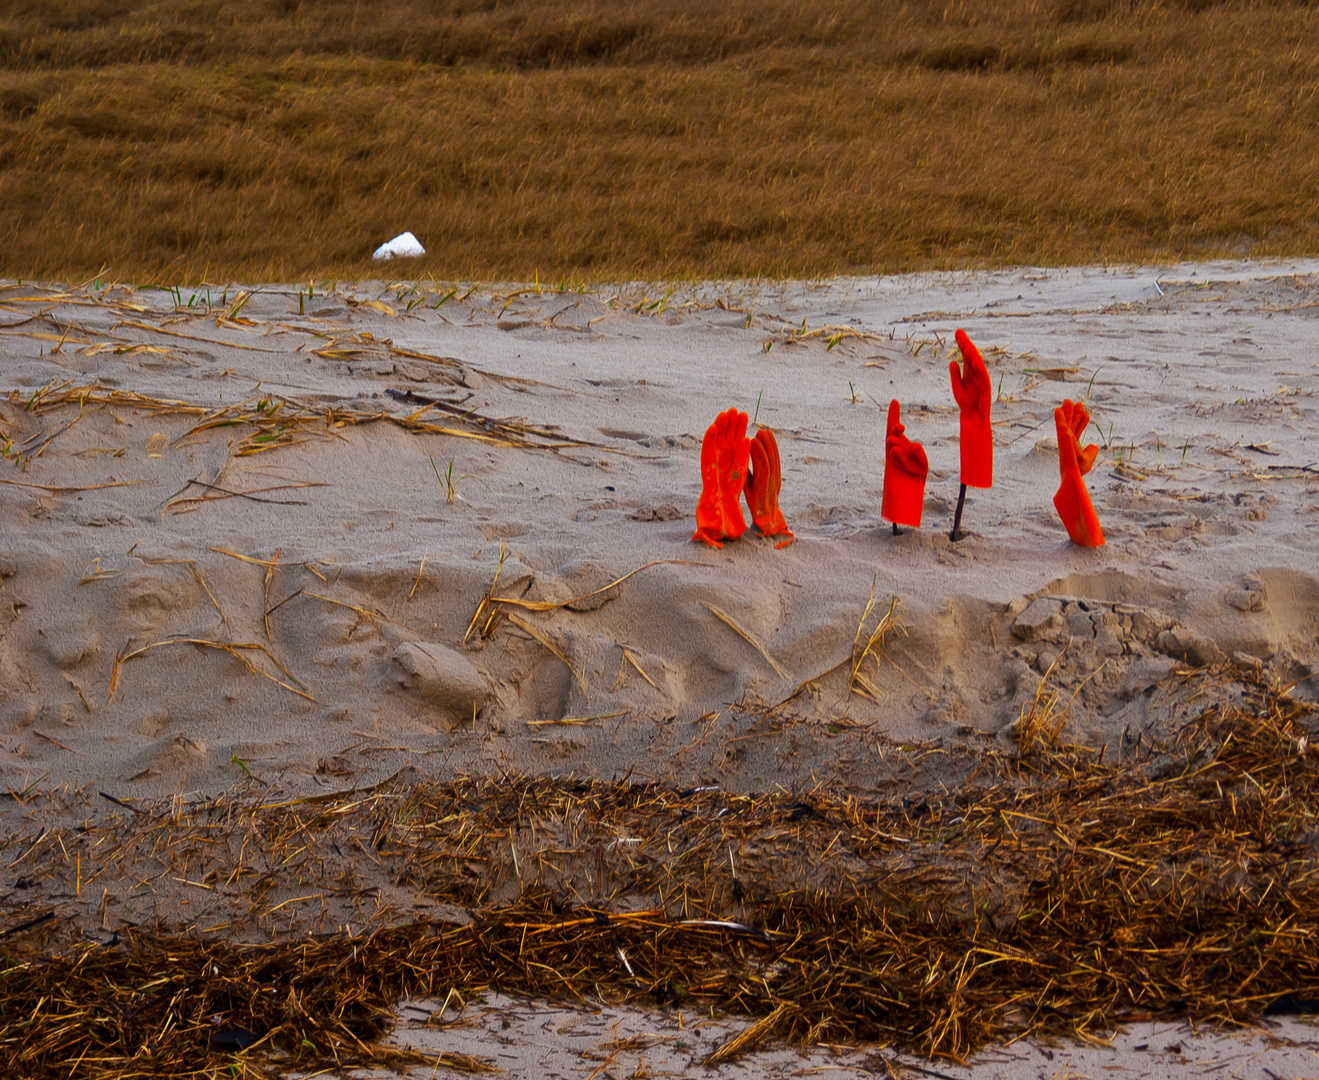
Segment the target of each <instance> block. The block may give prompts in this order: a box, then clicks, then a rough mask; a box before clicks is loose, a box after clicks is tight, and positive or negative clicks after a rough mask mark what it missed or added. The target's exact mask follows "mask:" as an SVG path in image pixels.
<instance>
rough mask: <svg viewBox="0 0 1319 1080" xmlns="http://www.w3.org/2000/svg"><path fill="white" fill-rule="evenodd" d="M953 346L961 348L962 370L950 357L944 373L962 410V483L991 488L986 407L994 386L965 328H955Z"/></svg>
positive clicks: (991, 453) (991, 432) (991, 447)
mask: <svg viewBox="0 0 1319 1080" xmlns="http://www.w3.org/2000/svg"><path fill="white" fill-rule="evenodd" d="M957 347H958V348H959V349H960V350H961V351H962V369H961V370H960V371H959V370H958V368H957V361H956V360H950V361H949V362H948V373H949V375H951V376H952V380H953V397H954V398H956V399H957V405H958V408H960V409H961V410H962V439H961V448H962V483H964V484H965V485H966V486H967V487H973V488H987V487H993V486H994V429H993V427H992V426H991V424H990V420H989V409H990V406H991V405H992V404H993V401H994V389H993V387H992V386H991V385H990V383H989V369H988V368H986V367H985V361H984V358H983V357H982V356H981V355H980V350H979V349H977V348H976V347H975V345H974V344H973V343H972V341H971V339H970V338H969V337H967V336H966V331H965V330H958V331H957Z"/></svg>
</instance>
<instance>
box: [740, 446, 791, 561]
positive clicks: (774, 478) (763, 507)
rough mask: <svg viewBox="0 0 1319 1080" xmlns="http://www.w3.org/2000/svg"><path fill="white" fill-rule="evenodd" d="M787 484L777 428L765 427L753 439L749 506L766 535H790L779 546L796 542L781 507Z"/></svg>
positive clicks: (753, 519)
mask: <svg viewBox="0 0 1319 1080" xmlns="http://www.w3.org/2000/svg"><path fill="white" fill-rule="evenodd" d="M782 487H783V469H782V467H781V466H780V464H779V444H778V440H777V439H775V438H774V432H772V431H770V429H769V428H761V429H760V430H759V431H757V432H756V437H755V438H754V439H752V440H751V475H750V476H748V477H747V506H748V507H749V508H750V510H751V520H752V521H754V522H755V524H756V528H758V529H759V530H760V531H761V533H762V534H763V535H765V536H786V537H787V539H786V540H780V541H779V542H778V543H777V544H775V545H774V546H775V547H787V546H788V545H789V544H791V543H792V539H793V537H792V530H791V529H789V528H788V523H787V522H786V521H784V520H783V511H782V510H780V509H779V489H780V488H782Z"/></svg>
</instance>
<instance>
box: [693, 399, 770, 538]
mask: <svg viewBox="0 0 1319 1080" xmlns="http://www.w3.org/2000/svg"><path fill="white" fill-rule="evenodd" d="M750 460H751V444H750V442H749V441H748V440H747V414H746V413H744V412H739V411H738V410H737V409H728V410H727V411H725V412H721V413H720V414H719V415H718V416H717V417H715V421H714V423H713V424H711V425H710V426H709V427H708V428H707V429H706V432H705V438H704V439H702V440H701V498H700V500H699V501H698V502H697V504H696V531H695V532H694V533H693V534H692V539H693V540H700V541H703V542H704V543H706V544H709V545H710V547H713V548H720V547H723V546H724V545H723V543H722V541H724V540H736V539H737V538H738V537H740V536H741V535H742V534H743V533H744V532H746V531H747V523H746V519H745V518H744V517H743V516H742V502H741V497H742V488H743V487H744V486H745V484H746V477H747V466H748V464H749V463H750ZM775 494H777V491H776V493H775Z"/></svg>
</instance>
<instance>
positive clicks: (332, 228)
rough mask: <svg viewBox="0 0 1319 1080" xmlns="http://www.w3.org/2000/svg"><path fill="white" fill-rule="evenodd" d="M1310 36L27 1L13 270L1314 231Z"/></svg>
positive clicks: (1012, 255) (2, 195)
mask: <svg viewBox="0 0 1319 1080" xmlns="http://www.w3.org/2000/svg"><path fill="white" fill-rule="evenodd" d="M1316 37H1319V11H1317V10H1316V9H1315V7H1314V6H1313V5H1311V4H1307V3H1303V2H1299V0H1297V2H1291V0H1254V2H1246V3H1236V4H1226V3H1201V2H1195V3H1191V2H1188V0H1182V2H1176V0H1173V2H1156V3H1150V4H1134V3H1130V2H1126V0H1115V2H1105V3H1080V2H1073V0H1040V2H1032V3H1016V2H1009V0H965V2H963V0H959V2H957V3H953V2H951V0H932V2H928V3H921V4H908V3H902V2H900V0H860V2H855V3H844V2H842V0H828V2H825V3H817V4H799V3H791V2H789V0H730V2H729V3H726V4H723V5H720V6H719V7H718V9H717V10H712V9H711V8H710V6H709V5H707V4H700V3H697V2H696V0H663V2H662V3H661V2H660V0H631V2H628V3H617V2H615V0H534V2H533V0H508V2H504V3H499V4H487V3H480V4H465V3H460V2H459V0H398V2H396V3H393V4H390V5H387V6H380V5H375V6H371V7H369V8H368V7H367V6H365V5H362V4H359V3H356V2H355V0H323V2H321V3H317V4H290V3H282V2H276V0H267V2H253V3H248V4H244V5H242V7H241V11H240V10H239V8H238V7H236V6H235V5H233V4H231V3H208V4H199V3H183V4H179V3H167V2H165V0H121V2H117V3H106V2H105V0H59V2H52V3H40V4H38V3H35V2H31V0H24V2H20V3H14V4H9V5H7V7H6V9H5V11H4V13H3V14H0V72H3V79H2V80H0V199H3V201H4V204H5V205H6V206H7V207H9V208H10V213H9V214H8V215H6V217H5V220H4V222H3V223H0V251H3V252H4V256H3V264H2V265H0V271H3V272H4V273H6V274H9V275H21V276H23V277H57V278H81V277H86V276H88V275H94V274H95V273H96V272H97V269H98V268H103V269H104V268H106V266H107V264H108V269H107V271H106V272H108V273H110V274H112V275H116V276H118V277H120V278H129V279H139V280H140V279H146V278H150V279H156V280H165V281H167V282H169V283H177V282H183V281H197V280H199V279H203V278H208V277H209V278H211V279H216V278H219V279H230V280H235V279H236V280H258V279H264V280H270V279H279V280H286V281H294V280H306V279H307V276H308V275H311V274H316V275H318V276H322V277H329V276H337V277H353V276H361V275H363V274H365V273H369V272H370V270H371V266H372V264H371V263H370V262H369V254H370V252H371V251H372V250H373V249H374V248H375V246H376V245H377V244H379V243H380V242H381V241H383V240H385V239H387V238H388V237H390V236H393V235H394V234H396V233H398V232H400V231H402V230H403V229H405V228H407V229H411V230H412V231H413V232H415V233H416V234H417V236H418V237H419V238H420V239H421V241H422V243H423V244H424V245H425V246H426V247H427V249H428V252H429V254H427V255H426V256H424V257H422V258H420V259H417V260H409V261H407V262H406V263H405V264H404V266H405V269H406V270H407V272H408V273H409V274H410V275H415V276H425V275H427V274H432V275H438V276H440V277H443V278H447V279H454V280H457V279H466V280H472V279H486V280H491V279H496V280H510V279H513V280H528V279H530V278H531V277H532V275H533V274H534V273H535V272H537V271H539V274H540V277H541V279H542V280H559V279H561V278H565V277H567V278H573V279H577V280H581V279H583V278H590V279H597V280H598V279H601V278H618V277H628V278H630V277H636V276H643V277H648V278H657V277H665V276H686V275H691V276H696V277H725V276H753V275H774V276H801V275H815V274H825V273H834V272H856V271H870V272H875V271H898V270H908V269H919V268H925V267H947V266H976V265H986V264H1003V263H1025V264H1034V265H1052V264H1059V263H1077V262H1101V261H1145V262H1150V261H1165V260H1170V259H1175V258H1182V257H1212V256H1222V255H1227V256H1241V255H1254V256H1263V255H1283V254H1309V253H1310V252H1312V251H1314V250H1315V248H1316V246H1317V244H1319V224H1316V222H1317V221H1319V213H1316V209H1317V207H1319V204H1317V203H1316V199H1317V198H1319V196H1316V195H1315V193H1314V189H1313V185H1312V184H1311V183H1310V175H1309V163H1310V162H1311V161H1313V160H1315V159H1316V157H1319V122H1316V116H1317V115H1319V114H1317V113H1316V110H1317V109H1319V91H1316V86H1319V57H1317V56H1316V54H1315V52H1314V50H1313V49H1310V48H1308V47H1307V45H1306V43H1307V42H1311V41H1314V40H1315V39H1316ZM52 237H57V238H58V239H59V242H58V243H52V242H51V238H52ZM232 317H233V318H241V317H242V316H241V315H240V314H239V311H238V310H237V308H236V307H235V310H234V311H233V313H232Z"/></svg>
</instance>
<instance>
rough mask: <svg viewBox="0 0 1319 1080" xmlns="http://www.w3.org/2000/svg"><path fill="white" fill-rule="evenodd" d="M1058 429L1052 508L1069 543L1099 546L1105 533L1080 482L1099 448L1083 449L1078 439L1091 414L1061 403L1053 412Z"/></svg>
mask: <svg viewBox="0 0 1319 1080" xmlns="http://www.w3.org/2000/svg"><path fill="white" fill-rule="evenodd" d="M1053 422H1054V424H1055V425H1056V426H1057V428H1058V470H1059V472H1061V473H1062V483H1061V484H1060V485H1059V487H1058V493H1057V494H1056V495H1055V496H1054V497H1053V505H1054V507H1055V508H1056V509H1057V511H1058V516H1059V517H1060V518H1062V521H1063V525H1065V526H1066V527H1067V535H1068V536H1070V537H1071V538H1072V543H1073V544H1077V545H1079V546H1080V547H1100V546H1101V545H1102V544H1103V542H1104V530H1103V529H1102V528H1101V527H1100V524H1099V515H1098V514H1096V513H1095V506H1094V503H1092V502H1091V501H1090V492H1089V491H1088V490H1087V489H1086V486H1085V481H1084V480H1082V479H1081V477H1083V476H1084V475H1085V474H1086V473H1088V472H1089V471H1090V468H1091V466H1092V465H1094V463H1095V457H1096V455H1098V453H1099V447H1098V446H1096V445H1095V444H1093V443H1091V444H1090V445H1089V446H1087V447H1085V448H1084V449H1082V447H1081V436H1082V435H1083V434H1084V433H1085V429H1086V428H1087V427H1088V426H1089V424H1090V414H1089V413H1088V412H1087V411H1086V407H1085V406H1084V405H1083V404H1082V403H1081V402H1079V401H1064V402H1063V403H1062V404H1061V405H1060V406H1058V408H1056V409H1054V411H1053Z"/></svg>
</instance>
